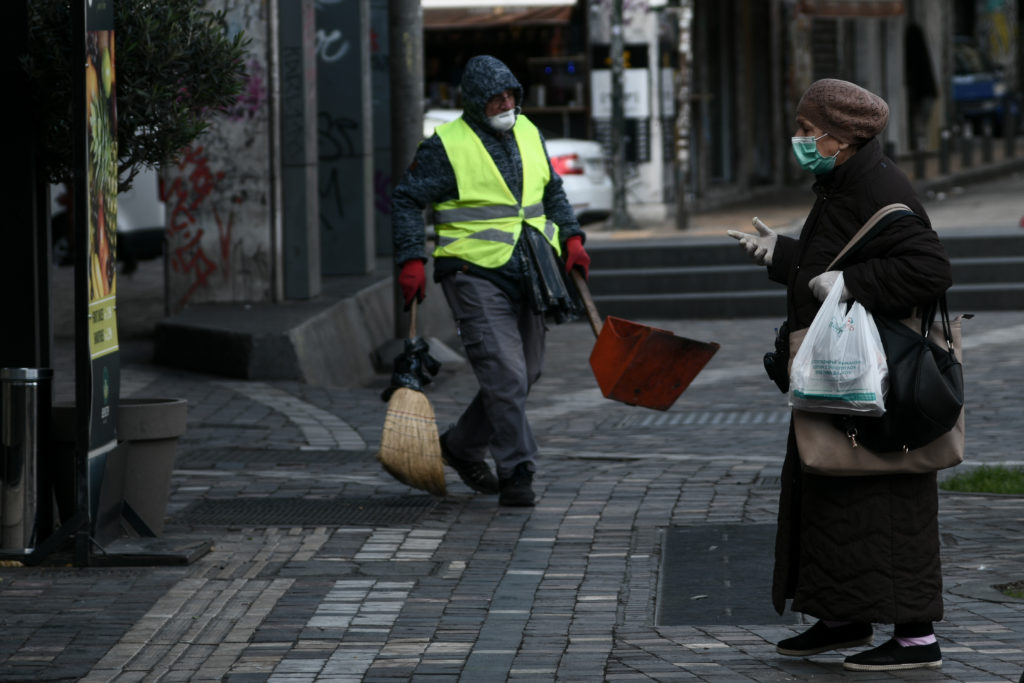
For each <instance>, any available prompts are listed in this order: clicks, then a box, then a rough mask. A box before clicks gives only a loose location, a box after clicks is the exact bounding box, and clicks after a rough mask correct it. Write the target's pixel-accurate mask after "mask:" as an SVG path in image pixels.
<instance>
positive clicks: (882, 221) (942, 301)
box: [827, 202, 953, 351]
mask: <svg viewBox="0 0 1024 683" xmlns="http://www.w3.org/2000/svg"><path fill="white" fill-rule="evenodd" d="M916 215H917V214H916V213H914V211H913V210H912V209H911V208H910V207H909V206H907V205H906V204H900V203H898V202H897V203H894V204H887V205H885V206H883V207H882V208H880V209H879V210H878V211H876V212H875V213H874V214H873V215H872V216H871V218H869V219H868V220H867V221H866V222H865V223H864V225H862V226H861V228H860V230H858V231H857V234H855V235H854V236H853V237H851V238H850V241H849V242H847V243H846V246H845V247H843V250H842V251H840V252H839V254H838V255H837V256H836V257H835V258H834V259H832V263H830V264H829V266H828V268H827V270H835V269H836V266H837V265H838V264H840V263H845V261H846V260H847V259H849V258H850V257H851V256H853V255H854V254H856V253H857V251H858V250H859V249H860V248H861V247H863V246H864V243H865V242H867V241H868V240H869V239H870V238H871V237H874V236H875V235H876V234H877V233H879V232H881V231H882V230H883V229H884V228H885V227H886V226H888V225H889V224H890V223H892V222H893V221H895V220H897V219H899V218H903V217H904V216H916ZM936 315H939V316H941V319H942V332H943V335H944V336H945V338H946V339H945V341H946V346H947V347H949V350H950V351H952V350H953V332H952V327H951V324H950V322H949V308H948V307H947V305H946V293H945V292H943V293H942V294H940V295H939V298H938V299H937V300H936V302H935V303H933V304H932V305H930V306H929V307H928V308H927V309H926V310H924V311H921V336H923V337H924V338H925V339H927V338H928V336H929V333H930V332H931V327H932V323H934V322H935V316H936Z"/></svg>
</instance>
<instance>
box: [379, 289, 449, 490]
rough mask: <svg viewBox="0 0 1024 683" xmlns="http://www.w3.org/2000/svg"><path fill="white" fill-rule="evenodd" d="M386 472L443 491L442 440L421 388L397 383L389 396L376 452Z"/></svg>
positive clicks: (412, 335)
mask: <svg viewBox="0 0 1024 683" xmlns="http://www.w3.org/2000/svg"><path fill="white" fill-rule="evenodd" d="M409 318H410V320H409V338H410V339H412V338H415V336H416V300H415V299H414V300H413V302H412V306H411V307H410V312H409ZM377 460H379V461H380V463H381V465H383V466H384V469H385V470H387V472H388V474H390V475H391V476H393V477H394V478H395V479H397V480H398V481H400V482H402V483H403V484H406V485H408V486H412V487H413V488H417V489H422V490H424V491H427V492H429V493H432V494H434V495H435V496H443V495H445V483H444V465H443V464H442V462H441V442H440V440H439V439H438V434H437V421H436V420H435V419H434V409H433V407H431V405H430V401H429V400H427V397H426V395H425V394H424V393H423V392H422V391H416V390H414V389H409V388H408V387H399V388H397V389H395V391H394V393H393V394H392V395H391V398H390V399H389V400H388V411H387V414H386V415H385V416H384V431H383V433H382V434H381V437H380V450H379V451H378V452H377Z"/></svg>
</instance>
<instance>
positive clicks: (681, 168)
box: [675, 2, 693, 230]
mask: <svg viewBox="0 0 1024 683" xmlns="http://www.w3.org/2000/svg"><path fill="white" fill-rule="evenodd" d="M678 18H679V44H678V50H679V76H678V79H679V80H678V90H677V91H676V122H675V123H676V229H678V230H686V229H687V228H688V227H690V207H689V203H688V202H687V196H686V193H687V192H689V190H690V84H691V79H690V55H691V54H692V51H693V45H692V43H691V39H692V38H691V34H690V26H691V22H692V19H693V9H692V8H691V7H690V4H689V3H688V2H680V6H679V15H678Z"/></svg>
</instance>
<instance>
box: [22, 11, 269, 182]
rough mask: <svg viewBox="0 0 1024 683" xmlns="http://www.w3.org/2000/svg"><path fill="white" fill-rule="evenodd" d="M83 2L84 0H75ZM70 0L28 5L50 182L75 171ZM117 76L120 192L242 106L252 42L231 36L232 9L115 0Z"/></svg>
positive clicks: (75, 60) (30, 68) (30, 60)
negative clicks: (229, 15) (144, 170)
mask: <svg viewBox="0 0 1024 683" xmlns="http://www.w3.org/2000/svg"><path fill="white" fill-rule="evenodd" d="M74 4H75V6H76V7H77V6H78V4H79V0H75V2H74ZM71 12H72V1H71V0H32V1H31V2H29V52H28V54H27V55H26V56H25V58H24V60H23V66H24V68H25V69H26V70H27V72H28V74H29V77H30V78H31V80H32V83H33V88H32V90H33V99H32V102H31V106H32V107H33V111H34V112H35V118H36V121H38V123H39V126H40V132H41V134H40V136H39V138H40V140H41V143H40V151H39V156H40V158H39V160H38V161H39V163H40V166H41V168H42V169H43V172H44V173H46V175H47V177H48V178H49V180H50V181H51V182H62V181H66V180H68V179H69V178H70V177H71V174H72V168H73V164H72V140H73V135H72V130H73V127H72V126H73V106H72V97H73V92H74V89H73V84H72V75H73V71H74V70H73V68H72V66H73V64H74V65H77V64H81V61H82V60H81V57H76V56H75V55H73V54H72V51H73V46H74V45H75V44H76V41H74V40H73V39H72V28H71V27H72V14H71ZM114 32H115V59H114V70H115V83H116V97H117V105H116V106H117V149H118V171H119V178H120V182H119V189H120V191H122V192H123V191H125V190H127V189H128V188H129V187H130V186H131V183H132V180H133V179H134V177H135V175H136V174H137V173H138V172H139V171H140V170H141V169H142V168H143V167H153V166H159V165H160V164H164V163H168V162H173V161H176V160H177V159H178V158H179V157H180V154H181V153H182V151H183V150H184V149H185V147H186V146H188V145H189V144H190V143H191V142H192V141H193V140H195V139H196V138H197V137H198V136H199V135H201V134H202V133H203V132H204V131H205V130H206V129H207V128H208V126H209V124H210V121H211V120H213V119H214V118H215V117H216V116H218V115H220V114H222V113H223V112H225V111H226V110H227V109H228V108H230V107H231V106H232V105H234V104H235V103H236V101H237V99H238V96H239V94H240V93H241V92H242V88H243V86H244V83H245V79H246V68H245V62H244V56H245V51H246V48H247V46H248V44H249V39H248V38H247V37H246V36H245V35H244V34H243V33H241V32H238V33H236V34H235V35H233V36H232V35H230V34H229V31H228V27H227V23H226V21H225V12H224V11H223V10H221V11H210V10H207V9H205V6H204V0H116V1H115V3H114Z"/></svg>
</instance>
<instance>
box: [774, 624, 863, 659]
mask: <svg viewBox="0 0 1024 683" xmlns="http://www.w3.org/2000/svg"><path fill="white" fill-rule="evenodd" d="M871 636H872V631H871V624H861V623H856V622H855V623H852V624H846V625H844V626H836V627H835V628H829V627H828V626H826V625H825V623H824V622H821V621H819V622H818V623H816V624H815V625H814V626H812V627H810V628H809V629H807V630H806V631H804V632H803V633H801V634H800V635H798V636H793V637H792V638H786V639H785V640H780V641H779V644H778V645H776V646H775V651H776V652H778V653H779V654H780V655H786V656H787V657H810V656H811V655H816V654H820V653H822V652H828V651H829V650H842V649H845V648H848V647H859V646H861V645H870V644H871Z"/></svg>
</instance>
